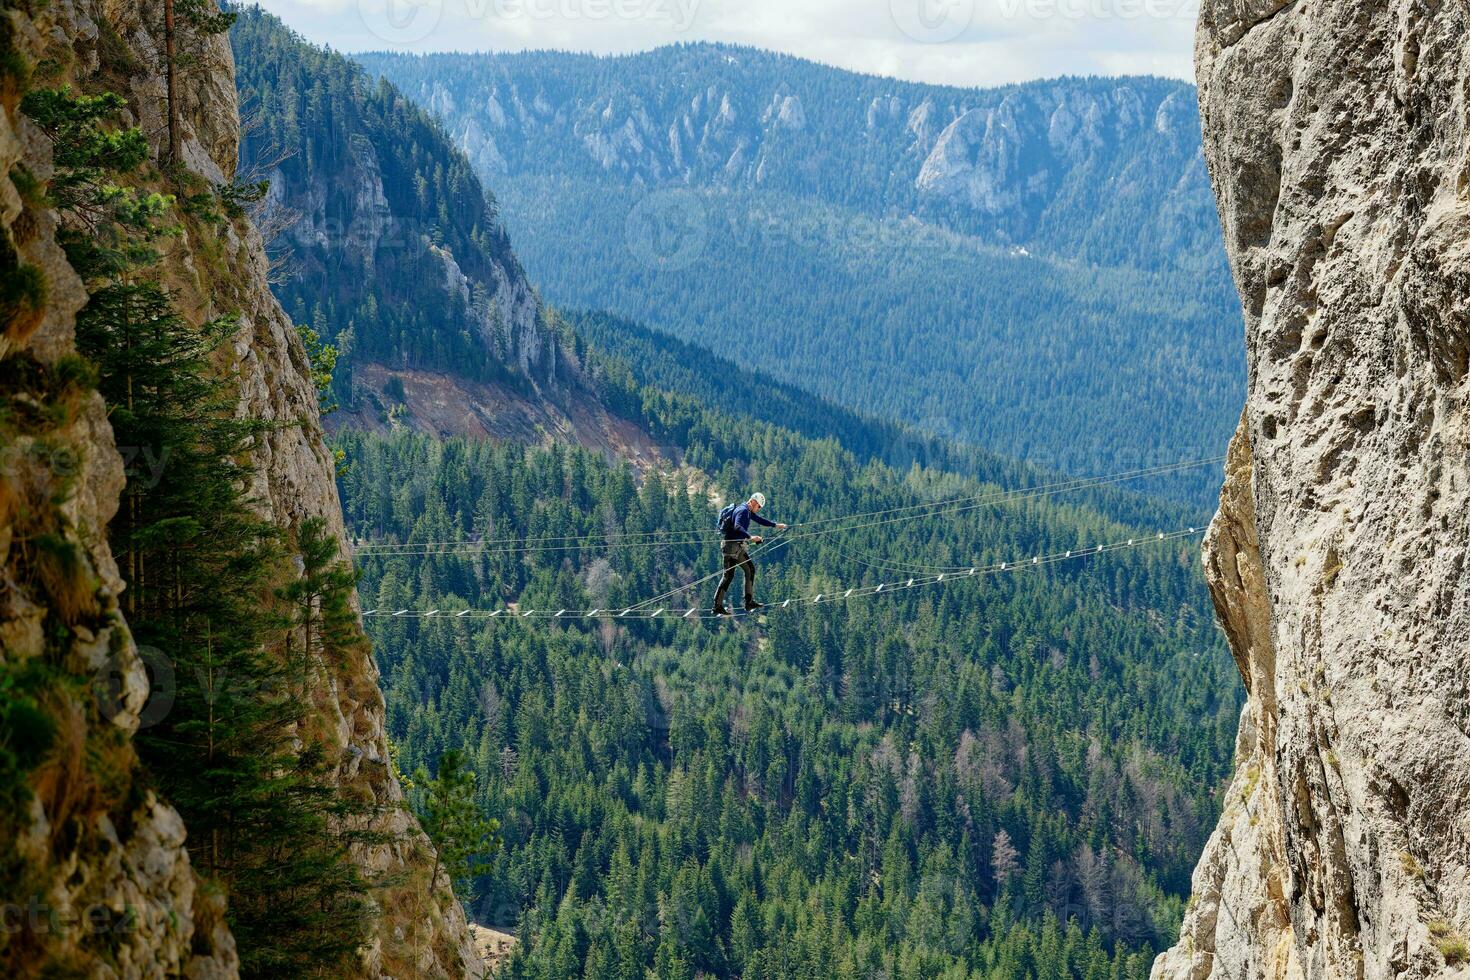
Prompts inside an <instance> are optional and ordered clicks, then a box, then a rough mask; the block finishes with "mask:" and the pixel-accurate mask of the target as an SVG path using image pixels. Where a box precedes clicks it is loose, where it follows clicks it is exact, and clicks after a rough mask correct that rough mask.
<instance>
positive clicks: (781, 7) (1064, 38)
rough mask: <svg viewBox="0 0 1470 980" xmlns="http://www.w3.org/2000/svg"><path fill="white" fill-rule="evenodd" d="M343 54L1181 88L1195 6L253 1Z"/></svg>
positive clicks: (867, 0) (910, 0) (1076, 1)
mask: <svg viewBox="0 0 1470 980" xmlns="http://www.w3.org/2000/svg"><path fill="white" fill-rule="evenodd" d="M260 2H261V5H262V6H263V7H265V8H266V9H267V10H270V11H272V12H274V13H276V14H278V15H280V16H281V18H282V19H283V20H285V21H286V23H287V24H289V25H290V26H291V27H293V28H295V29H296V30H297V31H299V32H301V33H302V34H303V35H305V36H306V37H307V38H309V39H311V40H313V41H318V42H322V43H327V44H330V45H332V46H333V47H335V48H337V49H339V50H343V51H365V50H407V51H473V50H489V51H517V50H525V49H528V48H564V49H571V50H577V51H595V52H599V53H605V54H611V53H623V52H629V51H641V50H646V49H648V48H652V47H657V46H659V45H663V44H672V43H676V42H680V41H725V42H731V43H738V44H750V45H755V46H757V47H762V48H769V49H773V50H777V51H785V52H788V53H790V54H794V55H798V56H800V57H804V58H812V59H815V60H818V61H822V62H826V63H828V64H834V65H839V66H841V67H843V68H849V69H853V70H855V71H865V72H873V73H877V74H883V75H892V76H897V77H901V78H909V79H914V80H917V81H925V82H936V83H945V84H952V85H995V84H1001V83H1005V82H1015V81H1024V80H1027V79H1031V78H1044V77H1050V76H1055V75H1063V74H1103V75H1117V74H1162V75H1172V76H1175V77H1180V78H1188V77H1189V76H1190V65H1191V60H1192V39H1193V29H1194V17H1195V13H1196V11H1197V9H1198V0H260Z"/></svg>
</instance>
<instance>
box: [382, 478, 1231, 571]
mask: <svg viewBox="0 0 1470 980" xmlns="http://www.w3.org/2000/svg"><path fill="white" fill-rule="evenodd" d="M1224 460H1225V457H1224V456H1215V457H1211V458H1208V459H1199V460H1189V461H1186V462H1181V463H1169V464H1162V465H1159V466H1152V467H1147V468H1144V469H1138V470H1128V471H1124V472H1121V473H1115V474H1110V475H1107V476H1097V477H1084V478H1077V479H1072V480H1064V481H1057V482H1054V483H1048V484H1040V485H1037V486H1032V487H1021V488H1016V489H1011V490H990V491H987V492H985V493H983V494H978V495H971V496H965V497H956V498H952V499H949V500H934V501H925V502H922V503H916V504H907V505H904V506H902V507H892V508H888V509H886V510H877V511H869V512H866V513H860V514H845V515H842V516H839V517H829V518H822V519H819V520H814V521H807V522H804V523H800V524H793V525H791V531H792V532H797V533H795V534H792V533H790V532H788V534H787V536H786V537H787V540H800V539H802V538H807V537H814V536H816V535H818V534H829V533H836V532H839V531H849V530H861V529H863V528H867V527H878V526H882V525H885V524H889V523H899V522H901V521H908V520H919V519H922V518H924V517H930V516H935V515H936V514H940V513H945V510H944V509H945V508H950V507H960V509H959V510H955V511H953V513H963V512H965V511H968V510H973V509H976V508H979V507H983V506H988V505H989V504H992V503H1008V502H1011V501H1020V500H1031V499H1037V498H1040V497H1047V496H1054V495H1057V494H1061V493H1071V492H1075V491H1081V490H1089V489H1093V488H1097V487H1104V486H1111V485H1115V484H1119V483H1125V482H1129V481H1132V480H1139V479H1146V478H1148V477H1152V476H1167V475H1170V474H1172V473H1176V472H1182V471H1184V470H1188V469H1194V468H1198V467H1202V466H1210V465H1214V464H1217V463H1222V462H1224ZM962 505H964V506H962ZM916 511H917V512H921V513H912V512H916ZM931 511H932V512H933V513H929V512H931ZM890 515H904V516H902V517H892V518H891V519H889V520H882V521H877V522H873V523H857V524H851V525H848V524H844V523H843V522H849V521H863V520H866V519H867V518H873V517H883V518H889V517H890ZM830 525H841V526H839V527H835V528H830V529H827V530H820V531H816V530H805V529H808V528H828V527H829V526H830ZM715 533H716V532H713V531H694V530H688V531H679V532H672V534H674V535H676V536H673V537H670V536H669V535H670V534H671V532H668V531H637V532H628V533H619V532H608V533H604V534H595V535H582V536H574V535H566V536H561V537H542V538H524V539H516V538H502V539H497V540H494V541H478V542H472V541H448V542H409V543H405V544H399V545H363V546H361V547H358V548H356V549H354V550H355V553H356V555H358V556H361V557H399V556H402V557H424V556H429V555H441V554H442V555H455V554H465V555H503V554H526V553H531V552H555V551H579V550H583V549H585V548H588V547H592V546H595V545H596V544H598V543H604V542H605V543H607V544H610V545H616V546H621V547H627V548H655V547H667V546H670V545H678V544H704V543H707V542H709V541H710V540H711V538H712V537H713V536H714V534H715ZM660 536H662V537H660ZM537 542H547V543H548V544H546V545H545V546H542V545H539V544H537ZM551 542H568V543H561V544H551ZM500 544H507V545H515V546H514V547H504V548H501V547H487V546H491V545H500Z"/></svg>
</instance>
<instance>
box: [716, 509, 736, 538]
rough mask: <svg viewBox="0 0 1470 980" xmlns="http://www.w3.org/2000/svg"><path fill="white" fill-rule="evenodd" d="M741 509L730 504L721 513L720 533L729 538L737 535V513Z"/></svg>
mask: <svg viewBox="0 0 1470 980" xmlns="http://www.w3.org/2000/svg"><path fill="white" fill-rule="evenodd" d="M739 508H740V505H739V504H728V505H726V507H725V509H724V510H722V511H720V523H719V528H720V533H721V534H723V535H724V536H725V537H727V538H728V537H730V536H731V535H732V534H734V533H735V511H736V510H738V509H739Z"/></svg>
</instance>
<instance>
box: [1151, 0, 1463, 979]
mask: <svg viewBox="0 0 1470 980" xmlns="http://www.w3.org/2000/svg"><path fill="white" fill-rule="evenodd" d="M1196 61H1197V68H1198V75H1199V83H1200V107H1201V111H1202V118H1203V122H1204V130H1205V150H1206V156H1207V159H1208V161H1209V165H1210V170H1211V175H1212V178H1213V181H1214V186H1215V192H1216V196H1217V198H1218V201H1219V206H1220V216H1221V221H1222V223H1223V225H1224V229H1225V238H1226V245H1227V248H1228V250H1229V253H1230V261H1231V264H1232V267H1233V271H1234V273H1235V279H1236V283H1237V286H1238V287H1239V291H1240V295H1241V301H1242V303H1243V305H1244V308H1245V314H1246V344H1247V352H1248V357H1249V366H1250V384H1249V391H1248V398H1247V404H1246V406H1245V413H1244V417H1243V419H1242V422H1241V426H1240V430H1239V432H1238V433H1237V435H1236V438H1235V443H1234V446H1233V448H1232V452H1231V458H1230V463H1229V467H1228V476H1227V482H1226V486H1225V490H1224V492H1223V495H1222V499H1221V509H1220V513H1219V516H1218V517H1217V518H1216V521H1215V524H1214V527H1213V529H1212V532H1211V535H1210V537H1209V539H1208V540H1207V542H1206V546H1205V557H1206V568H1207V572H1208V575H1209V578H1210V585H1211V588H1212V590H1213V592H1214V596H1215V601H1216V605H1217V608H1218V610H1219V613H1220V618H1221V621H1222V623H1223V625H1224V627H1225V629H1226V631H1227V633H1228V635H1229V637H1230V641H1231V645H1232V647H1233V649H1234V652H1235V656H1236V659H1237V662H1238V663H1239V665H1240V668H1241V673H1242V676H1243V678H1244V680H1245V683H1246V686H1247V688H1248V689H1249V692H1250V698H1249V702H1248V704H1247V705H1246V707H1245V710H1244V714H1243V716H1242V725H1241V732H1240V739H1239V743H1238V748H1237V763H1238V771H1237V773H1236V776H1235V779H1234V782H1233V784H1232V786H1231V787H1230V790H1229V793H1228V796H1227V797H1226V799H1225V801H1224V804H1225V805H1224V815H1223V817H1222V818H1221V822H1220V826H1219V828H1218V830H1217V831H1216V833H1215V835H1214V837H1213V839H1212V840H1211V842H1210V844H1209V846H1208V848H1207V850H1206V852H1205V855H1204V857H1203V859H1202V860H1201V863H1200V866H1199V868H1198V870H1197V871H1196V873H1195V880H1194V890H1195V896H1194V900H1193V902H1192V903H1191V907H1190V911H1189V913H1188V914H1187V916H1186V918H1185V922H1184V928H1183V932H1182V935H1181V937H1180V941H1179V945H1178V946H1177V947H1176V948H1174V949H1172V950H1170V951H1168V952H1167V953H1165V954H1164V955H1163V956H1161V957H1160V958H1159V960H1158V961H1157V963H1156V964H1155V966H1154V977H1155V978H1156V980H1176V978H1177V980H1205V978H1213V977H1219V978H1238V980H1251V978H1273V980H1274V978H1303V980H1306V978H1312V980H1315V978H1338V977H1349V978H1365V980H1373V978H1386V977H1405V978H1419V977H1440V976H1450V977H1455V976H1470V969H1467V965H1466V964H1465V963H1464V962H1462V959H1463V958H1464V957H1463V950H1464V945H1463V943H1464V941H1465V940H1464V937H1466V936H1467V935H1470V576H1467V569H1466V558H1467V550H1470V419H1467V414H1466V399H1467V395H1470V382H1467V362H1470V119H1467V100H1470V2H1466V0H1316V2H1312V0H1295V2H1281V0H1205V3H1204V5H1203V9H1202V11H1201V18H1200V25H1199V34H1198V41H1197V49H1196Z"/></svg>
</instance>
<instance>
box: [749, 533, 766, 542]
mask: <svg viewBox="0 0 1470 980" xmlns="http://www.w3.org/2000/svg"><path fill="white" fill-rule="evenodd" d="M750 540H751V541H753V542H754V543H756V544H764V543H765V540H766V539H765V538H763V537H761V536H760V535H759V534H752V535H751V536H750Z"/></svg>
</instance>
